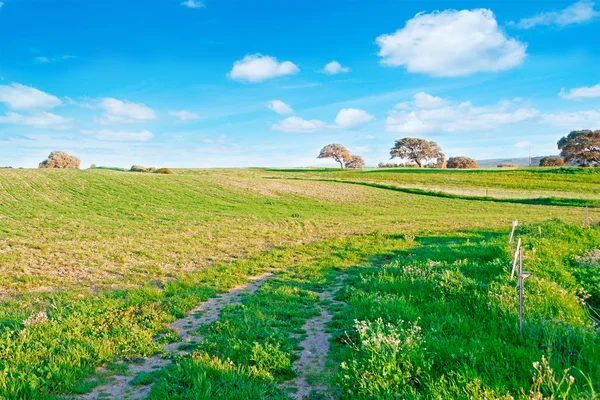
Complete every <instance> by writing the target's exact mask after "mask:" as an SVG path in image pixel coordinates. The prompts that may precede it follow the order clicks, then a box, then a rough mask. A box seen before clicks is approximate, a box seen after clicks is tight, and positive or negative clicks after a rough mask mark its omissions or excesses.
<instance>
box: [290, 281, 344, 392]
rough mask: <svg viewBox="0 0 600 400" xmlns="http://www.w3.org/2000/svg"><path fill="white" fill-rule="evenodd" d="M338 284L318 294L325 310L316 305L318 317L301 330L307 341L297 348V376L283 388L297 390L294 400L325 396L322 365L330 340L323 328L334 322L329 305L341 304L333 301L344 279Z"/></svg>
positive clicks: (337, 282) (325, 358)
mask: <svg viewBox="0 0 600 400" xmlns="http://www.w3.org/2000/svg"><path fill="white" fill-rule="evenodd" d="M336 279H337V281H336V283H335V284H334V285H332V286H331V287H330V288H329V289H328V290H327V291H325V292H322V293H317V295H318V296H319V300H320V301H321V302H323V301H327V302H329V304H328V305H327V306H326V307H325V306H321V305H319V310H320V314H319V315H318V316H317V317H315V318H313V319H311V320H308V321H307V322H306V323H305V324H304V326H303V327H302V329H303V330H304V331H305V332H306V334H307V337H306V339H304V340H303V341H302V342H301V343H300V346H301V347H302V348H303V350H302V353H301V354H300V359H299V360H298V361H296V372H297V373H298V376H297V377H296V378H295V379H293V380H291V381H288V382H286V383H285V384H284V386H285V387H288V388H293V389H296V391H295V392H294V393H292V394H291V395H290V396H291V397H292V398H293V399H296V400H302V399H304V398H308V396H309V395H310V394H311V392H313V391H316V392H318V393H320V394H322V395H325V394H326V392H327V390H328V386H327V384H326V383H325V382H323V376H322V375H323V372H324V371H325V361H326V360H327V354H328V353H329V340H330V338H331V334H330V333H328V332H325V327H326V326H327V324H328V323H329V322H330V321H331V319H332V318H333V314H331V312H330V311H329V307H330V306H331V305H341V304H343V303H341V302H339V301H335V300H333V298H334V297H335V294H336V293H337V291H338V290H339V289H340V288H341V287H342V286H343V281H344V279H345V276H344V275H340V276H338V277H337V278H336Z"/></svg>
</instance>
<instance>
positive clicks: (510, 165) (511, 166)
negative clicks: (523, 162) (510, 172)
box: [498, 163, 519, 168]
mask: <svg viewBox="0 0 600 400" xmlns="http://www.w3.org/2000/svg"><path fill="white" fill-rule="evenodd" d="M498 168H519V166H518V165H517V164H508V163H504V164H500V165H498Z"/></svg>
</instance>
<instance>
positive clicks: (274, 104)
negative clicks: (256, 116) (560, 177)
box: [267, 100, 294, 115]
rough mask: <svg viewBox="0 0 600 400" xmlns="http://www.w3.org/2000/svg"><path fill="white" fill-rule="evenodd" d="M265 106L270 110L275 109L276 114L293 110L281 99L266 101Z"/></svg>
mask: <svg viewBox="0 0 600 400" xmlns="http://www.w3.org/2000/svg"><path fill="white" fill-rule="evenodd" d="M267 108H268V109H269V110H271V111H275V112H276V113H277V114H282V115H285V114H293V113H294V110H293V109H292V107H290V105H289V104H286V103H284V102H283V101H281V100H273V101H270V102H268V103H267Z"/></svg>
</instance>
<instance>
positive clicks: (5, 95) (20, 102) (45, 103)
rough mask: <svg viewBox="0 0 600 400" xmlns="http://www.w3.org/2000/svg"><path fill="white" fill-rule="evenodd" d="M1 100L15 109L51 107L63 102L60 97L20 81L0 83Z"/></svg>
mask: <svg viewBox="0 0 600 400" xmlns="http://www.w3.org/2000/svg"><path fill="white" fill-rule="evenodd" d="M0 102H2V103H5V104H6V105H7V106H8V107H10V108H12V109H13V110H31V109H50V108H54V107H57V106H59V105H61V104H62V102H61V101H60V99H59V98H58V97H56V96H53V95H51V94H48V93H45V92H42V91H41V90H38V89H36V88H33V87H31V86H25V85H21V84H20V83H12V84H10V85H0Z"/></svg>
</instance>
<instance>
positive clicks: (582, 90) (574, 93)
mask: <svg viewBox="0 0 600 400" xmlns="http://www.w3.org/2000/svg"><path fill="white" fill-rule="evenodd" d="M559 96H560V97H562V98H563V99H568V100H571V99H590V98H593V97H600V83H599V84H597V85H595V86H582V87H578V88H573V89H570V90H569V91H566V90H565V89H564V88H563V89H562V90H561V91H560V93H559Z"/></svg>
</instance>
